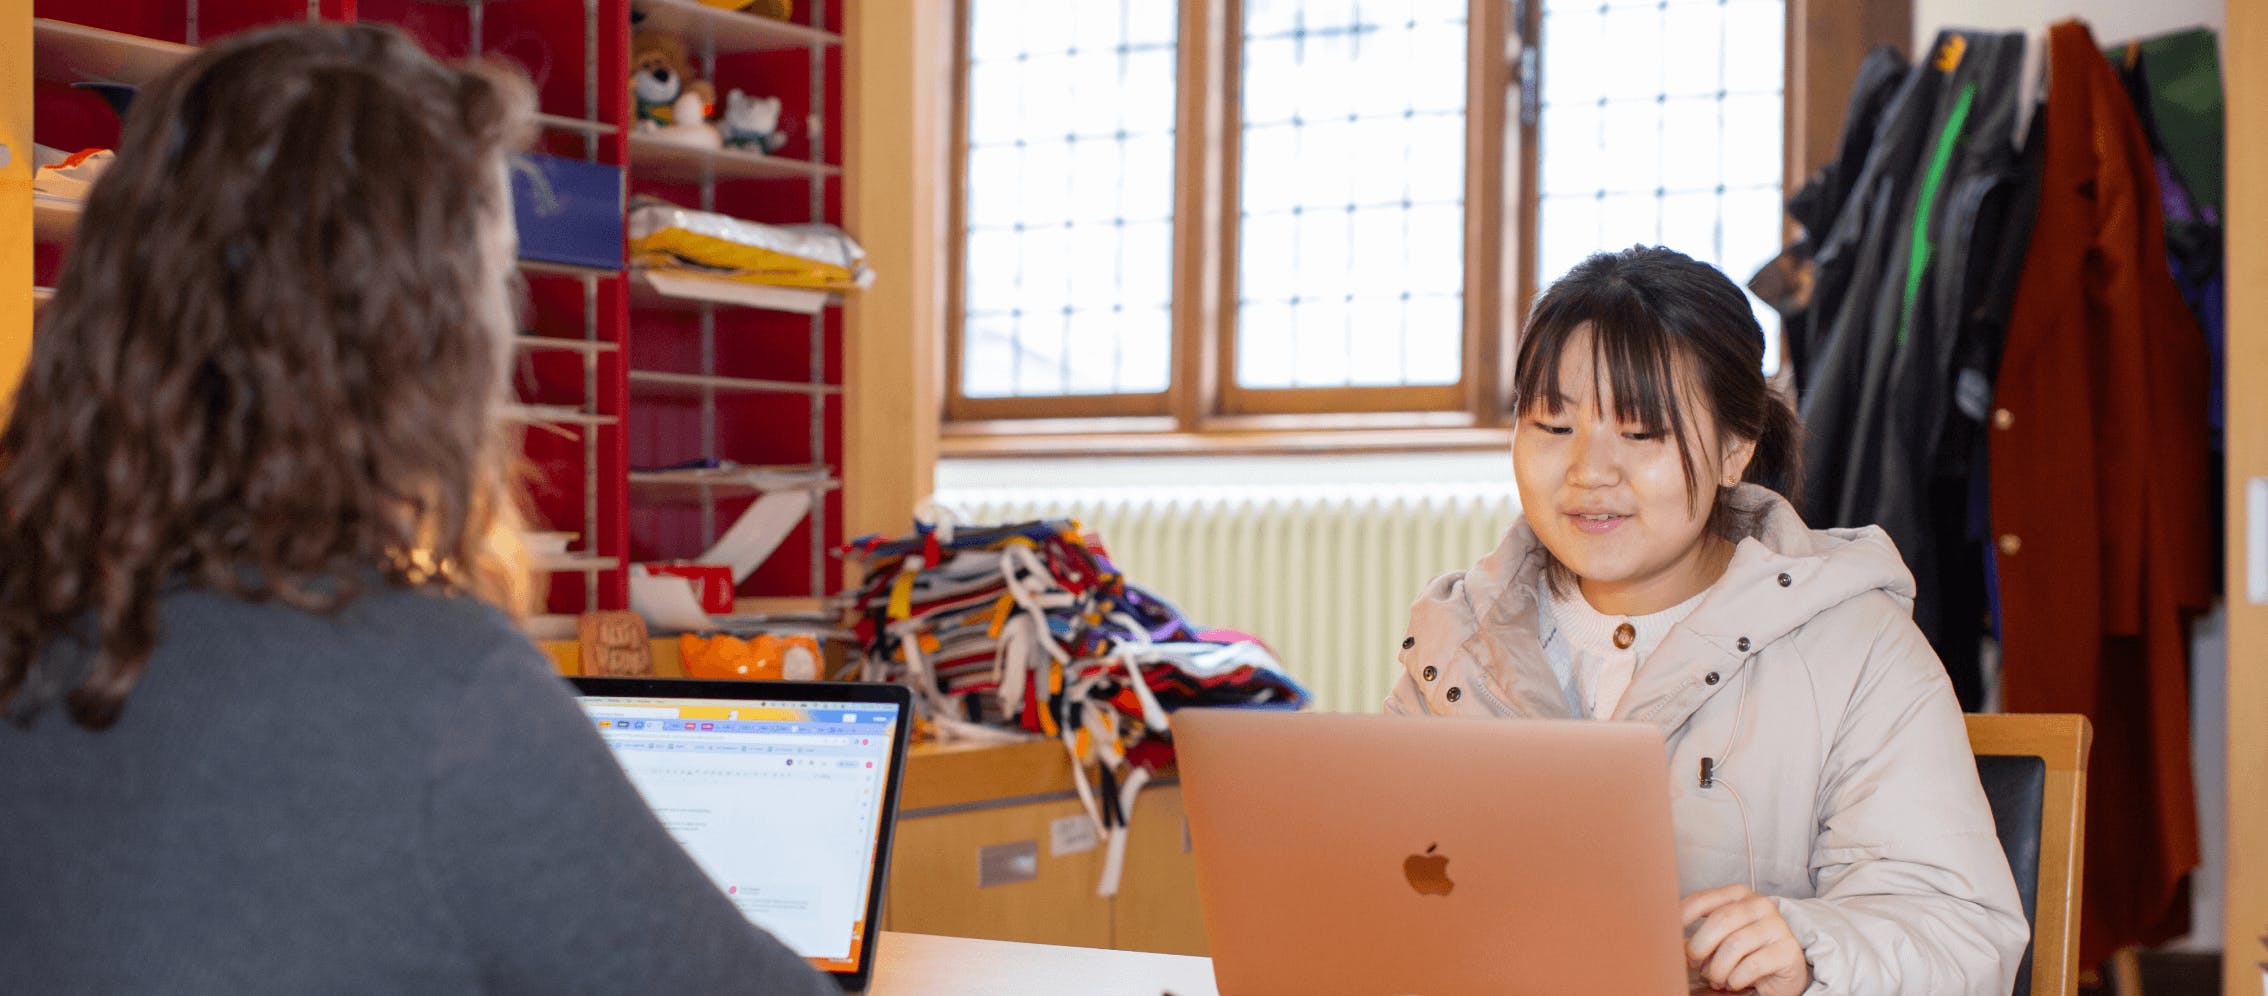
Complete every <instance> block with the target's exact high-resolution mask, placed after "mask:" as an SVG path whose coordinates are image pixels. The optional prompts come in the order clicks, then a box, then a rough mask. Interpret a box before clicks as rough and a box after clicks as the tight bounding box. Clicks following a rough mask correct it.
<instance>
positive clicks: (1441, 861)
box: [1402, 841, 1457, 896]
mask: <svg viewBox="0 0 2268 996" xmlns="http://www.w3.org/2000/svg"><path fill="white" fill-rule="evenodd" d="M1440 847H1441V843H1440V842H1439V841H1435V842H1434V843H1432V844H1428V845H1426V848H1425V853H1424V854H1412V855H1410V856H1409V857H1408V858H1407V859H1405V860H1403V862H1402V874H1403V875H1405V876H1407V877H1408V878H1409V880H1410V888H1412V889H1415V890H1417V894H1418V895H1421V896H1446V895H1448V894H1449V891H1450V890H1452V889H1455V888H1456V887H1457V883H1455V882H1452V881H1450V880H1449V856H1448V855H1445V854H1435V853H1433V852H1434V851H1436V850H1438V849H1439V848H1440Z"/></svg>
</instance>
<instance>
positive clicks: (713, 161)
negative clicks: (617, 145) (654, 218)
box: [629, 131, 843, 184]
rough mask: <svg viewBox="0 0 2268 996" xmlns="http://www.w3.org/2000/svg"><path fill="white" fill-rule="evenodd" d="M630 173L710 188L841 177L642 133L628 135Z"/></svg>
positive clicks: (833, 170)
mask: <svg viewBox="0 0 2268 996" xmlns="http://www.w3.org/2000/svg"><path fill="white" fill-rule="evenodd" d="M629 138H630V173H631V175H632V176H635V177H638V178H639V179H643V180H659V181H661V182H663V183H693V184H713V183H716V182H718V181H720V180H820V179H825V178H827V177H833V176H841V175H842V172H843V169H842V167H840V166H832V165H829V164H827V163H815V162H811V161H809V160H805V159H789V158H786V157H783V156H767V155H764V154H762V153H757V152H742V151H740V150H739V149H704V148H700V147H698V146H692V145H681V144H679V143H676V142H672V141H669V140H667V139H664V138H657V137H655V136H654V135H652V134H650V133H646V132H640V131H632V132H631V133H630V136H629Z"/></svg>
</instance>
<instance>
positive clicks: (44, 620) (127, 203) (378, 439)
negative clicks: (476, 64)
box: [0, 24, 835, 994]
mask: <svg viewBox="0 0 2268 996" xmlns="http://www.w3.org/2000/svg"><path fill="white" fill-rule="evenodd" d="M532 111H533V98H532V94H531V92H530V89H529V87H528V84H527V82H526V81H525V80H524V79H520V78H517V77H513V76H509V75H505V74H502V73H499V72H497V71H495V70H491V69H486V68H467V69H458V68H451V67H448V66H443V65H441V64H440V63H437V62H435V61H434V60H433V59H431V58H429V57H428V56H427V55H426V54H425V53H424V52H422V51H420V50H419V49H418V47H417V45H416V44H415V43H414V42H412V41H410V40H409V39H408V38H407V37H405V36H403V35H401V34H400V33H399V32H396V31H394V30H392V29H387V28H379V27H371V26H353V25H337V24H322V25H313V24H303V25H294V26H290V27H282V28H272V29H266V30H261V31H255V32H250V33H246V34H242V35H237V36H233V37H230V38H227V39H224V40H222V41H220V42H218V43H216V44H214V45H212V46H211V47H209V48H207V49H205V50H204V51H202V52H200V53H198V54H197V55H195V56H194V57H192V58H190V59H189V60H187V61H186V62H185V63H184V64H183V65H181V66H180V67H179V68H177V69H175V70H174V71H172V72H170V73H169V74H167V75H166V76H165V77H164V78H162V79H160V80H158V81H157V82H155V83H154V84H153V85H151V86H149V87H147V88H145V89H144V90H143V91H142V93H141V95H140V96H139V98H138V99H137V100H136V101H135V103H134V108H133V112H132V114H131V115H130V116H129V117H128V119H127V121H126V126H125V133H124V138H123V140H122V141H121V143H120V147H119V150H118V159H117V162H116V165H115V166H114V167H112V168H111V169H110V170H109V171H108V172H107V173H105V174H104V175H103V177H102V178H101V179H100V180H99V181H98V182H97V183H96V184H95V187H94V189H93V191H92V194H91V196H90V197H89V198H88V201H87V205H86V211H85V215H84V217H83V220H82V222H81V223H80V227H79V234H78V238H77V241H76V243H75V244H74V245H73V247H72V250H71V252H70V254H69V256H68V257H67V258H66V260H65V262H64V264H63V269H62V273H61V278H60V280H59V281H58V282H57V286H56V294H55V300H54V302H53V303H52V304H50V305H49V306H48V307H47V309H46V311H45V314H44V315H43V317H42V320H41V323H40V327H39V333H38V335H37V336H36V337H35V338H34V341H33V345H32V357H31V363H30V366H29V369H28V370H27V372H26V376H25V378H24V381H23V384H22V386H21V388H20V389H19V390H18V392H17V394H16V396H15V398H14V401H13V405H12V409H11V410H10V411H9V413H8V422H7V425H6V428H5V430H4V432H0V715H4V716H5V718H6V720H7V722H6V723H0V813H5V814H7V817H6V819H7V831H6V845H5V848H6V856H5V857H4V858H0V990H6V991H9V992H37V993H109V992H242V991H257V992H339V991H364V992H420V993H469V992H599V991H606V992H624V991H640V990H645V989H650V988H652V987H654V986H657V985H661V986H666V987H669V988H697V989H700V990H704V991H712V992H794V993H810V994H818V993H826V992H831V991H833V990H834V988H835V987H834V986H832V985H831V984H829V983H828V982H827V981H826V980H824V979H823V978H821V977H820V976H818V975H817V974H816V973H815V972H813V971H812V970H811V969H810V967H809V966H808V965H806V964H805V963H804V962H803V961H802V960H801V959H798V958H797V957H795V955H794V954H793V953H792V952H790V951H788V950H787V949H786V948H785V947H783V946H782V945H781V944H779V943H778V942H777V941H775V940H773V939H772V938H771V937H769V936H767V935H765V934H763V933H762V932H760V931H758V930H756V929H755V928H754V927H753V926H751V925H750V924H749V922H748V921H747V920H746V919H745V918H744V917H743V916H742V915H741V914H740V913H739V911H738V910H737V909H735V907H734V906H733V904H732V903H731V902H730V901H728V900H727V899H726V897H725V896H724V895H723V893H722V892H720V891H719V890H718V889H717V888H715V887H714V886H713V885H711V884H710V882H709V880H708V878H707V877H706V876H705V875H703V874H702V872H701V870H700V869H699V868H698V867H696V866H695V865H694V863H693V861H692V859H691V858H689V857H687V856H686V854H685V852H684V851H683V850H681V849H680V848H679V847H678V846H677V844H676V842H675V841H673V840H672V839H671V838H670V836H669V834H668V832H667V831H665V830H664V829H663V828H662V826H661V824H660V823H659V822H657V821H656V820H655V818H654V816H653V814H652V813H651V812H650V811H649V810H648V809H647V808H646V806H645V804H644V803H643V802H642V801H641V800H640V799H639V797H638V794H637V791H636V790H635V789H634V788H632V786H631V785H630V783H629V781H628V780H627V779H626V778H625V777H624V776H623V774H622V771H621V769H620V768H619V767H617V766H616V764H615V761H614V758H613V756H612V754H611V753H610V752H608V750H607V749H606V747H605V745H604V744H603V743H601V742H600V740H599V739H598V737H597V735H596V733H595V731H594V730H593V729H592V728H591V726H590V723H589V721H588V720H587V719H585V718H584V717H583V714H582V712H581V710H580V709H579V708H578V707H577V706H576V705H575V703H574V701H573V699H572V698H571V697H570V696H569V695H568V693H567V691H566V690H565V689H564V688H563V687H562V685H561V683H560V682H559V680H558V679H557V677H556V676H555V675H554V674H553V673H552V672H551V668H550V665H549V662H548V661H547V660H546V659H545V658H544V657H543V656H542V654H541V653H539V652H538V651H537V650H536V649H535V648H534V647H533V646H532V645H530V644H529V643H528V641H527V639H526V638H525V637H523V636H522V635H521V634H520V632H519V631H518V630H517V629H516V628H515V627H514V625H513V622H512V620H511V618H510V617H509V615H508V612H507V610H509V609H511V608H515V607H516V606H517V605H518V603H520V602H521V601H522V600H523V599H524V598H525V592H526V590H527V582H526V580H525V579H524V575H523V573H522V571H521V568H520V567H519V565H518V562H517V561H518V558H517V556H516V554H515V551H514V548H515V547H516V536H517V529H518V517H517V515H516V512H515V510H516V508H517V507H518V501H519V499H518V498H517V496H516V493H515V487H516V485H515V483H514V481H513V474H512V471H511V469H510V468H511V462H512V461H513V460H514V459H515V457H514V454H515V452H516V450H517V444H516V442H515V441H514V440H513V439H512V438H511V436H510V435H509V434H508V432H507V429H506V427H505V426H504V425H502V424H501V423H500V422H499V419H498V414H499V408H500V406H501V404H502V403H503V402H504V401H505V400H506V397H507V391H508V383H507V379H506V372H507V370H508V369H509V363H510V357H511V355H512V345H513V344H512V336H513V331H514V324H515V323H514V319H513V314H512V303H513V302H512V297H511V294H512V290H511V287H512V284H511V281H512V279H513V277H512V274H513V261H512V259H513V255H514V236H513V231H512V220H511V213H510V208H509V204H508V192H507V190H506V187H505V175H506V173H505V171H506V169H507V166H508V162H509V158H510V155H511V153H512V150H513V149H514V148H515V147H516V146H517V145H519V144H520V143H522V142H524V141H525V140H526V139H527V137H528V133H529V129H530V127H531V120H532Z"/></svg>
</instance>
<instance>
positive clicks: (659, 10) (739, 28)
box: [630, 0, 843, 55]
mask: <svg viewBox="0 0 2268 996" xmlns="http://www.w3.org/2000/svg"><path fill="white" fill-rule="evenodd" d="M630 7H631V10H632V11H634V12H635V13H642V14H644V15H645V18H644V19H643V20H641V21H639V22H638V27H640V28H642V29H653V30H657V31H664V32H668V33H669V34H673V35H676V36H678V37H680V38H683V39H685V44H686V47H687V48H690V49H691V50H693V51H694V52H696V53H699V52H703V51H708V52H711V53H714V54H715V55H734V54H738V53H742V52H784V51H788V50H791V49H799V48H828V47H833V46H837V45H841V44H842V43H843V36H841V35H838V34H835V33H834V32H832V31H821V30H819V29H818V28H813V27H808V26H805V25H801V24H795V23H792V22H789V21H780V20H774V19H772V18H769V17H762V16H759V15H756V14H744V13H741V12H740V11H737V10H726V9H724V8H722V7H711V6H708V5H707V4H703V3H698V2H695V0H632V3H631V4H630ZM633 16H635V14H634V15H633Z"/></svg>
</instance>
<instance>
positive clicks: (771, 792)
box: [577, 681, 905, 973]
mask: <svg viewBox="0 0 2268 996" xmlns="http://www.w3.org/2000/svg"><path fill="white" fill-rule="evenodd" d="M577 684H578V685H585V684H586V683H585V682H584V681H578V682H577ZM660 684H662V683H659V682H656V683H650V684H649V687H652V686H655V685H660ZM741 687H743V688H747V689H748V691H747V692H744V693H739V694H749V693H753V692H755V691H757V690H758V689H757V688H752V687H748V686H746V685H742V686H741ZM585 690H586V691H588V690H590V689H589V688H588V687H587V686H586V688H585ZM736 691H737V690H736ZM578 699H579V701H580V702H581V703H582V706H583V710H584V712H585V713H587V714H588V715H589V716H590V718H591V722H592V723H594V724H596V726H597V728H598V732H599V735H600V736H601V737H603V738H604V739H605V740H606V742H607V745H608V746H609V747H611V748H613V750H614V756H615V759H616V760H617V761H619V762H620V763H621V765H622V770H623V771H624V772H626V773H628V774H629V776H630V781H631V784H633V785H636V786H637V788H638V791H639V793H640V794H641V795H643V796H644V797H645V800H646V803H647V804H648V805H650V806H652V807H653V810H654V813H655V815H657V816H659V817H660V818H661V822H662V825H663V826H665V827H668V828H669V832H670V834H671V835H672V836H674V837H676V838H677V842H678V843H679V844H680V845H682V846H683V847H684V848H685V850H686V851H687V852H688V853H690V854H691V855H692V856H693V860H694V861H695V862H697V863H699V864H700V866H701V869H702V870H703V871H706V872H707V873H708V874H709V878H710V879H711V880H712V881H714V882H716V884H717V887H718V888H720V889H722V890H724V892H725V893H726V895H727V896H728V897H730V898H731V900H732V901H733V904H734V905H736V906H738V907H739V908H740V911H741V912H742V913H743V914H745V915H747V917H748V919H750V920H752V921H754V922H755V923H756V925H757V926H759V927H762V928H764V930H766V931H767V932H769V933H771V934H772V936H774V937H777V938H779V939H780V941H781V942H782V943H784V944H786V945H787V946H788V947H789V948H790V949H791V950H793V951H795V952H796V953H797V954H800V955H802V956H803V957H805V958H807V959H809V960H810V961H811V963H812V964H813V965H814V966H816V967H818V968H819V969H821V970H823V971H829V972H838V973H842V972H858V971H859V970H860V968H861V961H860V955H861V954H862V953H863V952H862V951H861V947H862V945H863V944H865V943H866V939H867V938H868V937H870V936H871V935H870V933H869V931H868V929H867V928H868V924H867V922H866V921H867V917H868V916H869V911H870V908H871V906H872V905H873V901H874V898H875V894H876V888H875V882H874V876H875V875H876V874H877V870H878V867H879V865H880V864H881V860H882V857H883V850H882V849H884V848H886V847H887V846H888V837H887V833H888V830H889V828H888V826H887V817H888V815H889V809H888V807H889V805H890V802H891V800H890V799H889V797H888V796H889V789H890V788H891V784H892V779H891V773H892V772H891V767H892V764H893V761H894V760H895V759H896V758H897V757H898V756H900V755H899V754H898V753H897V752H896V751H895V750H894V749H893V745H894V744H895V743H896V742H897V740H898V738H899V736H900V730H899V728H898V727H899V725H900V724H901V723H903V722H904V721H905V717H904V716H903V715H902V714H901V713H900V710H899V706H898V704H896V703H894V702H850V701H798V700H793V699H771V698H756V697H753V696H751V697H747V698H712V697H699V698H693V697H671V696H669V695H667V694H666V693H664V694H662V695H659V696H632V695H590V694H585V695H581V696H579V697H578Z"/></svg>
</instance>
